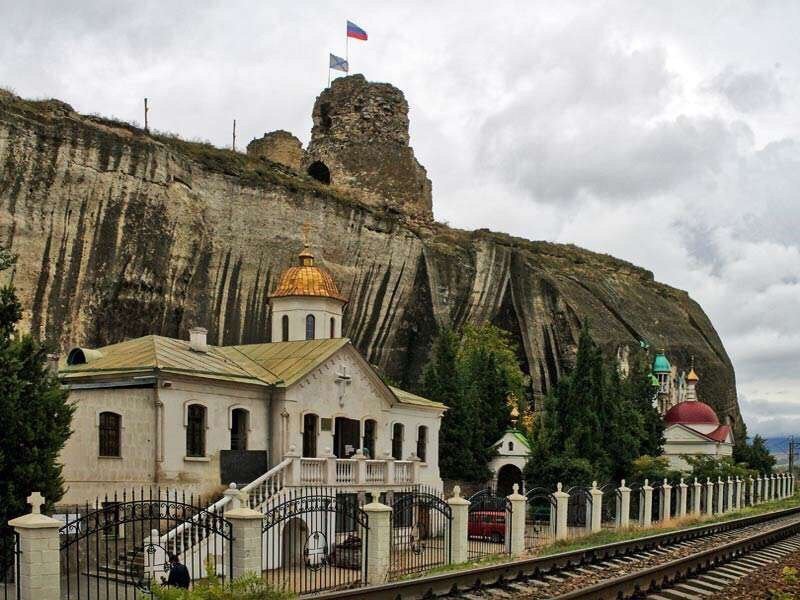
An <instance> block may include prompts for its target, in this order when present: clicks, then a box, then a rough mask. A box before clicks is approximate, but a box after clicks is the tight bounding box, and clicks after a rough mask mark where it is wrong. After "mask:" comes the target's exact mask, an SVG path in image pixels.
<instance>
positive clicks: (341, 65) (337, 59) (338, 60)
mask: <svg viewBox="0 0 800 600" xmlns="http://www.w3.org/2000/svg"><path fill="white" fill-rule="evenodd" d="M328 68H330V69H335V70H337V71H344V72H345V73H347V72H348V69H349V68H350V66H349V65H348V64H347V61H346V60H345V59H343V58H342V57H341V56H336V55H335V54H331V59H330V63H329V64H328Z"/></svg>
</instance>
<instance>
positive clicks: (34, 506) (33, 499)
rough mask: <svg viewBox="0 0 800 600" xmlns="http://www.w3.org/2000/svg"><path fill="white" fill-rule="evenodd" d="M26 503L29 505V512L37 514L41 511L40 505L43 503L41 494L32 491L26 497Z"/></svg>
mask: <svg viewBox="0 0 800 600" xmlns="http://www.w3.org/2000/svg"><path fill="white" fill-rule="evenodd" d="M26 500H27V501H28V504H30V505H31V513H33V514H34V515H39V514H41V513H42V505H43V504H44V496H42V495H41V494H40V493H39V492H33V493H32V494H31V495H30V496H28V497H27V498H26Z"/></svg>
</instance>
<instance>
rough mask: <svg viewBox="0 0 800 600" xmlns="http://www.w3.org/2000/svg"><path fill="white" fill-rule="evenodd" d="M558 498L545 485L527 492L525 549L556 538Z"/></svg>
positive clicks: (530, 548)
mask: <svg viewBox="0 0 800 600" xmlns="http://www.w3.org/2000/svg"><path fill="white" fill-rule="evenodd" d="M555 528H556V499H555V497H554V496H553V494H552V493H551V492H550V491H549V490H548V489H547V488H543V487H535V488H533V489H531V490H528V491H527V492H526V493H525V549H526V550H532V549H534V548H536V547H538V546H543V545H544V544H547V543H548V542H549V541H550V540H553V539H555V535H556V530H555Z"/></svg>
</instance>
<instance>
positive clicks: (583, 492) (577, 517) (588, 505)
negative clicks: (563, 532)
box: [567, 485, 592, 537]
mask: <svg viewBox="0 0 800 600" xmlns="http://www.w3.org/2000/svg"><path fill="white" fill-rule="evenodd" d="M567 494H569V500H568V501H567V535H568V536H569V537H581V536H583V535H586V534H588V533H589V531H590V529H591V528H590V523H589V519H590V517H591V514H592V494H591V493H589V490H588V489H587V488H585V487H583V486H579V485H576V486H574V487H571V488H569V489H568V490H567Z"/></svg>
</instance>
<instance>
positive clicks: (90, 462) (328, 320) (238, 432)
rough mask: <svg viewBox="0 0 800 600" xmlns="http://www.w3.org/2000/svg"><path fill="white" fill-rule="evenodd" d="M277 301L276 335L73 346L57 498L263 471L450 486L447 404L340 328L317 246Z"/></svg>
mask: <svg viewBox="0 0 800 600" xmlns="http://www.w3.org/2000/svg"><path fill="white" fill-rule="evenodd" d="M270 302H271V310H272V340H273V341H272V342H270V343H261V344H246V345H236V346H211V345H209V344H208V343H207V341H206V331H205V329H202V328H199V327H197V328H193V329H192V330H191V331H190V336H189V339H172V338H167V337H160V336H155V335H151V336H145V337H141V338H137V339H131V340H127V341H124V342H120V343H118V344H113V345H110V346H105V347H102V348H96V349H95V348H93V349H87V348H74V349H73V350H71V351H70V353H69V355H68V357H67V358H66V360H65V361H63V362H62V364H61V365H60V368H59V376H60V378H61V381H62V382H63V384H64V385H65V386H67V387H68V388H69V389H70V400H71V401H72V402H73V403H75V405H76V412H75V415H74V417H73V430H74V433H73V435H72V437H71V438H70V439H69V441H68V442H67V444H66V446H65V448H64V449H63V451H62V453H61V457H60V459H61V462H62V464H63V465H64V468H63V477H64V479H65V483H66V488H67V494H66V497H65V498H64V499H63V500H62V502H63V503H64V504H71V503H74V502H78V503H83V502H85V501H89V502H93V501H94V499H95V497H96V496H100V497H101V498H102V497H103V496H105V495H106V494H108V495H113V493H114V492H119V493H121V492H122V490H125V489H130V488H131V487H133V486H135V487H137V488H138V487H144V488H145V489H146V488H150V487H154V486H160V487H162V488H169V489H179V490H185V491H186V492H187V494H188V493H195V494H202V495H203V496H215V495H218V494H219V493H220V492H221V491H222V488H223V487H227V485H228V484H229V483H230V482H236V483H238V484H246V483H248V482H251V481H253V480H255V479H257V478H258V477H259V476H260V475H262V474H263V473H266V472H267V471H272V475H271V477H273V479H274V481H278V482H280V485H281V486H284V487H286V486H297V487H302V486H335V487H337V488H347V489H349V490H351V491H352V492H353V493H357V494H363V495H367V494H370V495H371V496H372V497H375V498H377V497H378V496H377V495H378V494H380V493H382V492H388V491H392V490H395V489H402V488H404V487H405V488H407V487H408V486H409V484H412V483H422V484H426V485H428V486H431V487H434V488H437V489H441V487H442V481H441V478H440V476H439V467H438V447H439V425H440V422H441V417H442V415H443V414H444V411H445V407H444V405H443V404H440V403H438V402H433V401H431V400H427V399H425V398H421V397H419V396H416V395H414V394H411V393H408V392H405V391H403V390H400V389H397V388H394V387H390V386H388V385H386V384H385V383H384V382H383V381H382V380H381V378H380V377H379V376H378V373H376V371H375V370H374V369H373V368H372V367H371V366H370V365H369V364H368V363H367V361H366V360H365V359H364V357H363V356H362V355H361V354H360V353H359V352H358V351H357V350H356V349H355V347H354V346H353V345H352V344H351V343H350V341H349V340H348V339H346V338H343V337H341V328H342V314H343V310H344V307H345V305H346V299H345V298H344V297H342V296H341V294H340V293H339V290H338V288H337V286H336V284H335V282H334V280H333V278H332V276H331V274H330V273H329V272H328V271H327V270H326V269H324V268H322V267H320V266H318V265H315V264H314V257H313V255H312V254H311V253H310V252H309V251H308V250H304V251H303V252H302V253H301V254H300V256H299V264H298V265H296V266H293V267H291V268H289V269H287V270H286V271H285V272H284V273H283V274H282V276H281V278H280V281H279V284H278V286H277V288H276V289H275V291H274V293H273V294H272V296H271V299H270ZM278 471H279V472H278Z"/></svg>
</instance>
